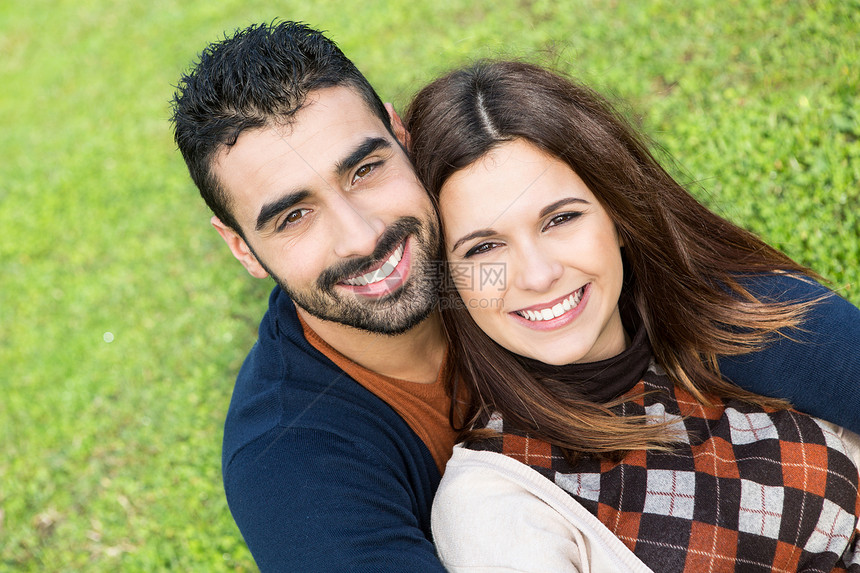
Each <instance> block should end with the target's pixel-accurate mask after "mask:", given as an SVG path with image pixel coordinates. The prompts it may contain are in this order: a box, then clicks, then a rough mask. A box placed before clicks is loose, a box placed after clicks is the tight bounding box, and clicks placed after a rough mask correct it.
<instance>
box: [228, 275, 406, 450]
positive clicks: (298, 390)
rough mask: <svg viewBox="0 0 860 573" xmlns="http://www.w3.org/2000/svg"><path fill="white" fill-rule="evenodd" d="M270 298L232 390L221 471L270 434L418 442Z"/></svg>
mask: <svg viewBox="0 0 860 573" xmlns="http://www.w3.org/2000/svg"><path fill="white" fill-rule="evenodd" d="M277 291H280V289H276V292H273V293H272V296H271V298H270V305H269V309H268V311H267V313H266V315H265V316H264V317H263V320H262V321H261V323H260V330H259V338H258V340H257V342H256V343H255V344H254V346H253V347H252V348H251V350H250V352H249V353H248V356H247V357H246V359H245V362H244V363H243V365H242V368H241V369H240V371H239V375H238V377H237V379H236V385H235V387H234V389H233V397H232V399H231V402H230V408H229V411H228V413H227V420H226V422H225V427H224V451H223V455H224V459H223V462H224V465H225V467H226V466H227V465H228V464H229V461H230V460H231V459H232V458H233V457H234V456H235V455H236V453H238V452H239V450H241V449H242V448H243V447H245V446H246V445H248V444H250V443H251V442H253V441H255V440H257V439H258V438H260V437H261V436H265V435H268V434H271V433H272V432H275V433H277V434H279V435H284V434H285V433H288V432H317V433H323V434H327V435H330V436H332V439H346V440H350V441H353V442H356V443H358V442H362V443H365V444H367V443H380V442H390V441H398V442H401V443H403V442H404V441H405V442H415V441H418V442H420V440H419V439H418V438H417V436H416V435H415V434H414V432H412V431H411V429H409V427H408V425H407V424H406V423H405V421H404V420H403V419H402V418H401V417H400V416H398V415H397V414H396V412H394V410H393V409H392V408H391V407H390V406H389V405H388V404H386V403H385V402H384V401H383V400H382V399H380V398H379V397H377V396H376V395H374V394H373V393H372V392H370V391H369V390H367V389H366V388H365V387H363V386H362V385H360V384H359V383H357V382H356V381H355V380H353V379H352V378H350V377H349V375H348V374H346V373H345V372H344V371H343V370H341V369H340V368H339V367H338V366H336V365H335V364H334V363H333V362H332V361H331V360H329V359H328V358H327V357H326V356H324V355H323V354H322V353H321V352H319V351H318V350H316V349H315V348H314V347H313V346H311V345H310V343H308V341H307V340H306V339H305V338H304V334H303V332H302V328H301V324H300V323H299V321H298V318H297V316H296V312H295V307H294V306H293V304H292V302H291V301H290V300H289V299H288V298H287V297H286V295H284V294H283V292H277ZM407 447H414V446H413V445H412V444H407Z"/></svg>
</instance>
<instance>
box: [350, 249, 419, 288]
mask: <svg viewBox="0 0 860 573" xmlns="http://www.w3.org/2000/svg"><path fill="white" fill-rule="evenodd" d="M411 245H412V241H411V240H410V239H408V238H407V239H406V240H405V241H404V242H402V243H400V245H399V246H398V247H397V248H395V249H394V250H393V251H392V252H391V254H390V255H389V256H388V258H387V259H385V261H384V262H383V263H382V264H380V265H377V266H376V268H375V269H373V270H371V271H368V272H365V273H362V274H360V275H354V276H352V277H350V278H349V279H346V280H343V281H341V282H339V283H338V286H339V287H340V288H342V289H345V290H348V291H350V292H352V293H354V294H356V295H361V296H364V297H382V296H386V295H389V294H391V293H393V292H395V291H396V290H398V289H399V288H400V287H402V286H403V285H404V284H405V283H406V279H407V278H409V268H410V265H411V263H412V248H411Z"/></svg>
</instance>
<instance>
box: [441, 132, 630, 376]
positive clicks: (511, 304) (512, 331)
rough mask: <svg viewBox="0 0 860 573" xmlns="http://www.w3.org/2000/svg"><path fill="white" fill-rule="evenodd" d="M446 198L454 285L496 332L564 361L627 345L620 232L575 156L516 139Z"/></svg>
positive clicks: (525, 352)
mask: <svg viewBox="0 0 860 573" xmlns="http://www.w3.org/2000/svg"><path fill="white" fill-rule="evenodd" d="M439 203H440V205H439V209H440V214H441V217H442V222H443V227H444V230H445V231H444V233H445V249H446V253H447V256H448V261H449V263H450V264H451V267H450V268H451V274H452V276H453V277H454V284H455V285H456V287H457V291H458V292H459V294H460V297H461V298H462V299H463V302H464V303H465V304H466V307H467V309H468V311H469V314H471V315H472V318H473V319H474V320H475V322H476V323H477V324H478V326H479V327H480V328H481V329H482V330H483V331H484V332H486V333H487V334H488V335H489V336H490V337H491V338H492V339H493V340H495V341H496V342H498V343H499V344H500V345H502V346H503V347H505V348H507V349H508V350H510V351H511V352H514V353H516V354H519V355H522V356H526V357H529V358H534V359H536V360H540V361H542V362H546V363H548V364H555V365H561V364H571V363H574V362H595V361H598V360H603V359H606V358H610V357H612V356H615V355H616V354H619V353H620V352H622V351H623V350H624V348H625V335H624V329H623V327H622V325H621V317H620V314H619V311H618V297H619V295H620V294H621V283H622V279H623V270H622V262H621V251H620V242H619V238H618V233H617V232H616V229H615V225H614V224H613V223H612V221H611V220H610V218H609V215H608V214H607V213H606V211H605V210H604V209H603V207H602V206H601V204H600V203H599V202H598V201H597V199H596V198H595V197H594V195H593V194H592V193H591V191H590V190H589V189H588V187H587V186H586V185H585V183H583V181H582V180H581V179H580V178H579V176H578V175H577V174H576V173H574V171H573V170H572V169H570V167H568V166H567V164H565V163H563V162H562V161H559V160H558V159H556V158H555V157H552V156H550V155H547V154H546V153H544V152H542V151H541V150H539V149H538V148H537V147H535V146H533V145H532V144H530V143H527V142H525V141H523V140H514V141H511V142H507V143H505V144H503V145H501V146H499V147H497V148H495V149H494V150H492V151H491V152H489V153H488V154H486V155H485V156H483V157H482V158H481V159H479V160H478V161H476V162H474V163H473V164H472V165H470V166H469V167H467V168H466V169H463V170H461V171H458V172H457V173H455V174H454V175H453V176H452V177H451V178H450V179H448V181H447V182H446V183H445V185H443V186H442V189H441V191H440V197H439Z"/></svg>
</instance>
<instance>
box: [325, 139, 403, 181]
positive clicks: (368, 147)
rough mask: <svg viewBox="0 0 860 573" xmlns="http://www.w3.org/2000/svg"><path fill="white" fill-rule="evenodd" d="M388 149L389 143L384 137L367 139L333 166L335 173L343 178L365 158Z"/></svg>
mask: <svg viewBox="0 0 860 573" xmlns="http://www.w3.org/2000/svg"><path fill="white" fill-rule="evenodd" d="M390 147H391V142H390V141H388V140H387V139H385V138H384V137H368V138H367V139H365V140H364V141H362V142H361V143H360V144H359V146H358V147H356V148H355V149H354V150H353V151H352V152H351V153H350V154H349V155H347V156H346V157H344V158H343V159H341V160H340V161H338V162H337V163H336V164H335V166H334V170H335V173H337V175H338V177H343V176H344V175H346V174H347V173H348V172H349V171H351V170H352V168H353V167H355V166H356V165H358V164H359V163H361V161H362V160H363V159H364V158H365V157H367V156H368V155H370V154H371V153H373V152H374V151H378V150H380V149H389V148H390Z"/></svg>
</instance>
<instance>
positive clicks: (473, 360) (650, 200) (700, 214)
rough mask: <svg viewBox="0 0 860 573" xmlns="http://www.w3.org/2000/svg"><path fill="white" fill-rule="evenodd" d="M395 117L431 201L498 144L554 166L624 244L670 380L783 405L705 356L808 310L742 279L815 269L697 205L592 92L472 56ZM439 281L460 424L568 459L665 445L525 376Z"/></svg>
mask: <svg viewBox="0 0 860 573" xmlns="http://www.w3.org/2000/svg"><path fill="white" fill-rule="evenodd" d="M405 123H406V128H407V130H408V132H409V133H410V136H411V147H410V152H411V155H412V159H413V162H414V164H415V168H416V171H417V173H418V175H419V177H420V179H421V181H422V182H423V184H424V185H425V186H426V188H427V190H428V192H429V193H430V195H431V196H432V197H433V198H434V200H436V201H437V202H438V198H439V193H440V190H441V189H442V186H443V184H444V183H445V182H446V181H447V180H448V178H449V177H450V176H451V175H453V174H454V173H455V172H457V171H459V170H461V169H463V168H465V167H468V166H469V165H471V164H472V163H474V162H475V161H476V160H478V159H479V158H481V157H482V156H484V155H485V154H486V153H487V152H488V151H490V150H492V149H493V148H494V147H496V146H498V145H500V144H502V143H504V142H506V141H510V140H514V139H522V140H525V141H528V142H530V143H532V144H534V145H536V146H537V147H538V148H540V149H542V150H543V151H545V152H546V153H548V154H550V155H551V156H554V157H556V158H559V159H560V160H562V161H564V162H565V163H567V164H568V165H569V166H570V168H571V169H572V170H573V171H574V172H576V174H577V175H579V177H580V178H581V179H582V180H583V181H584V182H585V183H586V185H588V187H589V189H590V190H591V192H592V193H594V195H595V197H597V199H598V200H599V201H600V203H601V204H602V205H603V207H604V208H605V209H606V210H607V212H608V213H609V216H610V217H611V218H612V220H613V222H614V223H615V225H616V228H617V230H618V234H619V236H620V238H621V240H622V241H623V244H624V245H625V247H624V258H625V263H626V268H625V272H626V273H627V276H626V277H625V287H624V292H623V293H622V298H625V299H626V300H628V301H630V302H631V303H632V304H633V305H634V307H635V309H636V311H637V312H638V315H639V317H640V319H641V321H642V324H643V326H644V328H645V329H646V332H647V334H648V338H649V340H650V342H651V346H652V349H653V354H654V358H655V360H656V361H657V362H658V363H659V364H660V365H661V366H662V367H663V368H664V369H665V370H666V371H667V373H668V374H669V376H670V377H671V378H672V380H673V382H674V383H675V384H677V385H680V386H682V387H683V388H685V389H686V390H688V391H689V392H690V393H691V394H692V395H693V396H695V397H696V398H697V399H699V400H700V401H702V402H703V403H709V400H708V397H707V396H708V394H710V395H717V396H723V397H736V398H741V399H744V400H747V401H751V402H754V403H758V404H760V405H763V406H772V407H785V406H786V404H785V403H784V402H782V401H779V400H774V399H770V398H765V397H761V396H758V395H755V394H752V393H749V392H747V391H745V390H742V389H741V388H739V387H738V386H736V385H734V384H732V383H730V382H728V381H726V380H724V379H723V378H722V377H721V376H720V373H719V367H718V365H717V357H718V356H719V355H733V354H743V353H746V352H750V351H754V350H756V349H759V348H761V347H762V346H763V345H765V344H767V342H768V341H769V340H770V339H771V338H772V337H774V336H779V335H780V331H781V330H784V329H787V328H794V327H798V325H799V323H800V321H801V319H802V317H803V315H804V313H805V311H806V310H807V308H808V306H809V305H810V304H812V303H810V302H805V303H796V304H787V303H775V302H768V301H761V300H758V299H757V298H756V297H755V296H753V295H752V294H751V293H750V291H749V290H748V289H746V288H745V287H744V284H743V283H744V278H745V277H746V278H749V277H752V276H755V275H762V274H768V273H774V272H790V273H795V274H798V275H802V276H815V275H814V273H812V272H811V271H809V270H808V269H806V268H804V267H802V266H801V265H798V264H797V263H795V262H794V261H792V260H791V259H790V258H788V257H787V256H785V255H784V254H782V253H780V252H779V251H777V250H776V249H773V248H772V247H770V246H768V245H767V244H765V243H764V242H763V241H761V240H760V239H758V238H757V237H756V236H754V235H753V234H751V233H749V232H747V231H745V230H743V229H741V228H740V227H738V226H736V225H734V224H732V223H730V222H729V221H727V220H725V219H723V218H721V217H719V216H718V215H716V214H715V213H713V212H711V211H710V210H708V209H707V208H705V207H704V206H703V205H702V204H700V203H699V202H698V201H697V200H696V199H695V198H694V197H693V196H692V195H691V194H690V193H689V192H687V190H686V189H684V187H682V186H681V185H680V184H679V183H677V182H676V181H675V180H674V179H673V178H672V177H671V176H670V175H669V174H668V173H667V172H666V171H665V170H664V169H663V168H662V167H661V166H660V164H659V163H658V162H657V160H656V159H655V158H654V157H653V155H652V154H651V152H650V151H649V149H648V146H647V145H646V143H645V142H644V140H643V138H642V136H641V135H639V134H638V133H637V131H636V130H634V129H633V128H632V127H630V125H629V124H628V122H627V121H625V120H624V119H623V117H622V116H621V115H620V114H618V113H617V112H616V111H615V110H614V109H613V107H612V106H611V105H610V104H609V103H608V102H607V101H606V100H605V99H604V98H602V97H601V96H599V95H598V94H596V93H595V92H594V91H592V90H591V89H589V88H587V87H585V86H582V85H579V84H577V83H575V82H572V81H570V80H569V79H567V78H565V77H562V76H560V75H557V74H555V73H552V72H550V71H548V70H546V69H544V68H541V67H539V66H535V65H531V64H527V63H522V62H509V61H501V62H487V61H483V62H478V63H476V64H473V65H471V66H469V67H466V68H463V69H460V70H457V71H454V72H451V73H449V74H448V75H446V76H444V77H442V78H440V79H438V80H436V81H434V82H433V83H431V84H430V85H428V86H427V87H425V88H424V89H422V90H421V91H420V92H419V93H418V94H417V95H416V96H415V98H414V99H413V100H412V103H411V104H410V106H409V108H408V110H407V112H406V114H405ZM443 224H444V222H443ZM445 280H446V285H445V288H444V289H443V291H444V292H443V294H442V299H441V306H442V317H443V322H444V324H445V329H446V333H447V336H448V338H449V341H450V343H451V352H452V361H453V364H454V376H453V378H452V380H462V381H463V382H464V383H466V384H467V385H468V388H469V390H470V393H471V395H472V406H473V408H472V413H473V414H474V416H473V417H472V420H473V421H474V420H477V419H479V418H481V417H485V416H486V415H487V414H488V413H490V412H492V411H498V412H500V413H501V414H502V415H503V416H504V418H505V420H506V421H507V422H508V423H511V424H513V425H514V426H516V427H519V428H520V429H522V430H525V431H530V432H532V434H533V435H535V436H539V437H541V438H544V439H546V440H548V441H550V442H552V443H554V444H557V445H559V446H561V447H562V448H563V449H564V450H565V451H566V452H567V453H568V454H570V453H577V452H590V453H594V454H599V455H607V456H613V457H615V456H618V455H620V454H621V453H623V452H624V451H629V450H632V449H642V448H654V447H656V448H662V447H667V445H668V444H669V443H670V442H671V441H672V439H673V437H672V436H671V435H670V434H668V433H667V430H666V428H665V427H663V426H660V425H652V424H646V423H644V422H645V421H644V420H642V419H632V420H631V419H625V418H623V417H620V416H615V415H613V413H612V412H611V411H610V409H609V408H610V407H611V406H613V405H615V404H617V403H620V401H615V402H610V403H607V404H597V403H593V402H591V401H589V400H587V399H584V398H583V397H582V396H577V395H573V394H571V392H569V391H567V390H566V389H564V388H563V387H562V385H559V384H557V383H553V381H548V380H541V379H538V377H536V376H534V375H533V374H530V373H529V372H528V371H527V370H526V369H525V368H524V366H523V365H522V363H521V362H520V361H519V360H517V357H515V356H514V355H512V354H511V353H510V352H508V351H507V350H505V349H504V348H502V347H501V346H499V345H498V344H496V343H495V342H494V341H492V340H491V339H490V338H489V337H488V336H487V335H486V334H484V333H483V332H482V331H481V330H480V328H478V327H477V325H476V324H475V323H474V321H473V320H472V319H471V317H470V316H469V313H468V311H467V310H466V309H465V306H464V305H463V304H462V303H461V301H460V300H459V295H458V294H457V293H456V289H454V288H453V286H452V285H453V283H452V282H451V278H450V276H448V277H446V279H445Z"/></svg>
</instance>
